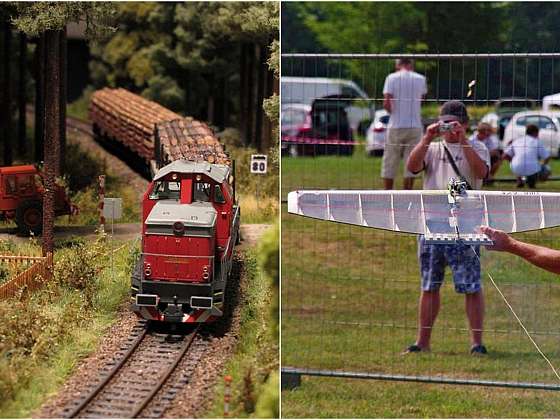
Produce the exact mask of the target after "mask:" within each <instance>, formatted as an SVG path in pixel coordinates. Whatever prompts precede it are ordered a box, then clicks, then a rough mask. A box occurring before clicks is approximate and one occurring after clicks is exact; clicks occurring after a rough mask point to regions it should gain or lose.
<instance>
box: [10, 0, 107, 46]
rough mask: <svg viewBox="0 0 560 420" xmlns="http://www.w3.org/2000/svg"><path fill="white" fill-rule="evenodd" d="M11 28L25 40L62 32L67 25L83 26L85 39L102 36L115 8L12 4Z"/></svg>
mask: <svg viewBox="0 0 560 420" xmlns="http://www.w3.org/2000/svg"><path fill="white" fill-rule="evenodd" d="M12 4H13V5H14V6H15V13H14V15H13V16H12V22H13V24H14V26H15V27H16V28H17V29H18V30H19V31H22V32H24V33H25V34H27V35H28V36H38V35H40V34H41V33H43V32H45V31H47V30H60V29H63V28H64V27H65V26H66V24H67V23H68V22H80V21H85V22H86V35H87V36H89V37H100V36H104V35H105V34H106V33H107V31H108V30H109V29H110V28H111V27H110V24H111V21H112V17H113V12H114V7H113V5H112V3H110V2H77V1H69V2H53V1H48V2H13V3H12Z"/></svg>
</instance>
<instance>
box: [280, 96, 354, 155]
mask: <svg viewBox="0 0 560 420" xmlns="http://www.w3.org/2000/svg"><path fill="white" fill-rule="evenodd" d="M300 105H301V104H300ZM347 107H348V101H346V100H344V99H342V98H340V97H339V95H334V96H330V97H326V98H319V99H316V100H315V101H313V104H312V105H311V107H310V108H311V111H310V112H309V114H308V115H307V116H306V117H305V118H304V119H303V123H301V124H300V123H298V121H301V120H302V117H301V114H299V116H298V115H297V114H296V112H299V111H295V108H290V107H289V106H283V107H282V110H283V111H282V112H283V115H282V129H281V131H282V146H281V147H282V152H283V153H288V154H289V155H290V156H303V155H305V156H318V155H324V154H336V155H351V154H352V153H353V151H354V146H353V140H354V137H353V135H352V129H351V128H350V124H349V122H348V115H347V113H346V109H347ZM297 108H298V109H299V110H304V109H306V108H303V107H301V106H298V107H297ZM284 110H287V111H288V112H287V114H288V115H287V116H286V117H284V112H285V111H284ZM284 122H286V123H287V125H286V127H284ZM345 143H349V144H345Z"/></svg>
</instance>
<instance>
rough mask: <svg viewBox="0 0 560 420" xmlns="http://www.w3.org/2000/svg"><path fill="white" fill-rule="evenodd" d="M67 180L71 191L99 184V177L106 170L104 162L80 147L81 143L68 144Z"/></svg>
mask: <svg viewBox="0 0 560 420" xmlns="http://www.w3.org/2000/svg"><path fill="white" fill-rule="evenodd" d="M65 161H66V167H65V171H64V172H65V177H64V178H65V180H66V183H67V185H68V187H69V188H70V190H71V191H74V192H76V191H81V190H84V189H85V188H87V187H89V186H90V185H94V184H97V177H98V176H99V175H100V174H102V173H103V172H104V170H103V167H104V164H103V162H102V161H101V160H100V159H98V158H95V157H92V156H91V155H90V154H88V153H86V152H85V151H83V150H82V149H81V148H80V145H79V144H76V143H70V144H68V145H67V146H66V159H65Z"/></svg>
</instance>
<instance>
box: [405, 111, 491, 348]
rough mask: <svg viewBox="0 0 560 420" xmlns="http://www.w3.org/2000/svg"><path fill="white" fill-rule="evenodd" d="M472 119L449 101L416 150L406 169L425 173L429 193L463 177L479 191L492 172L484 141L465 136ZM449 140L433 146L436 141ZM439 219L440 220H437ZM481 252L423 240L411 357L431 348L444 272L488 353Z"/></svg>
mask: <svg viewBox="0 0 560 420" xmlns="http://www.w3.org/2000/svg"><path fill="white" fill-rule="evenodd" d="M468 121H469V118H468V113H467V109H466V107H465V105H464V104H463V103H462V102H459V101H448V102H446V103H445V104H443V106H442V107H441V109H440V116H439V122H437V123H435V124H432V125H430V126H429V127H428V129H427V130H426V134H424V137H423V138H422V140H421V142H420V143H419V144H418V145H417V146H416V147H415V148H414V150H412V152H411V153H410V157H409V158H408V162H407V167H408V170H409V171H410V172H412V173H419V172H421V171H424V189H435V190H442V189H447V185H448V183H449V181H450V179H451V178H455V179H457V178H462V179H464V180H466V181H467V182H468V186H467V187H470V188H471V189H479V188H480V187H481V185H482V180H483V179H484V178H485V177H486V176H487V174H488V170H489V167H490V156H489V154H488V149H487V148H486V146H484V144H483V143H482V142H474V143H472V142H470V141H469V140H468V139H467V136H466V129H467V124H468ZM440 136H441V137H443V139H444V141H440V142H432V141H433V140H434V139H435V138H436V137H440ZM436 218H437V216H436ZM479 256H480V247H479V246H474V247H471V246H469V245H465V244H464V243H461V242H458V243H455V244H451V245H431V244H426V243H425V240H424V236H423V235H420V236H419V238H418V260H419V263H420V273H421V277H422V294H421V295H420V308H419V322H418V333H417V337H416V342H415V343H414V344H413V345H411V346H409V347H408V348H407V350H406V353H416V352H420V351H427V350H429V349H430V339H431V333H432V327H433V325H434V322H435V320H436V317H437V315H438V312H439V308H440V295H439V289H440V287H441V285H442V283H443V279H444V276H445V267H446V266H449V267H450V268H451V271H452V273H453V283H454V284H455V291H456V292H457V293H462V294H464V295H465V308H466V312H467V318H468V320H469V325H470V329H471V349H470V352H471V354H473V355H481V354H486V353H487V351H486V347H484V345H483V344H482V327H483V320H484V297H483V294H482V285H481V281H480V259H479Z"/></svg>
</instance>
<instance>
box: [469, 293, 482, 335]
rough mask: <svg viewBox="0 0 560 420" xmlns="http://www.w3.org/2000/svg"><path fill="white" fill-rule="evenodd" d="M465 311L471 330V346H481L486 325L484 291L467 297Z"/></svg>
mask: <svg viewBox="0 0 560 420" xmlns="http://www.w3.org/2000/svg"><path fill="white" fill-rule="evenodd" d="M465 309H466V311H467V318H468V319H469V325H470V328H471V345H472V346H478V345H481V344H482V327H483V324H484V295H483V294H482V291H480V292H476V293H469V294H466V295H465Z"/></svg>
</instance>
